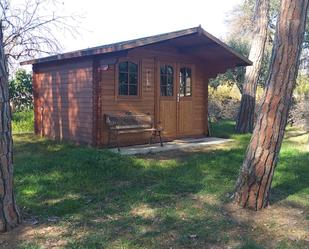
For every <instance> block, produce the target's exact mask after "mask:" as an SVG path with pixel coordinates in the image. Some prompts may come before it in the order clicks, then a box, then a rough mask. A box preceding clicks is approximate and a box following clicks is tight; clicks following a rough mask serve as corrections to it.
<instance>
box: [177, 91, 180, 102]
mask: <svg viewBox="0 0 309 249" xmlns="http://www.w3.org/2000/svg"><path fill="white" fill-rule="evenodd" d="M179 100H180V94H179V93H178V94H177V102H179Z"/></svg>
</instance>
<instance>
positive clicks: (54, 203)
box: [0, 121, 309, 249]
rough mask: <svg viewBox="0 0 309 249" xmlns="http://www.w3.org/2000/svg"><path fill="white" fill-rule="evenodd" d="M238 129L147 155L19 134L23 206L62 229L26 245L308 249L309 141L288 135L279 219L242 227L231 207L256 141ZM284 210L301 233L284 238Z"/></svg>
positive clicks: (275, 202)
mask: <svg viewBox="0 0 309 249" xmlns="http://www.w3.org/2000/svg"><path fill="white" fill-rule="evenodd" d="M233 125H234V123H233V122H230V121H222V122H220V123H219V124H214V125H213V127H212V133H213V134H212V135H213V136H221V137H228V138H232V139H234V141H233V142H230V143H229V144H227V145H224V146H217V147H210V148H208V149H205V150H200V151H187V152H181V153H180V152H168V153H160V154H158V155H149V156H143V157H128V156H120V155H117V154H113V153H111V152H109V151H107V150H98V149H92V148H87V147H83V146H74V145H71V144H67V143H57V142H52V141H49V140H46V139H41V138H38V137H37V136H35V135H30V134H19V135H15V136H14V146H15V147H14V152H15V158H14V162H15V186H16V193H17V201H18V204H19V206H20V207H21V210H22V212H23V214H24V217H25V219H26V220H29V219H32V220H33V219H35V220H38V222H39V225H37V226H39V227H40V226H42V227H43V228H44V227H45V226H51V227H53V229H55V230H56V231H57V232H54V233H53V232H48V233H44V235H42V234H41V233H35V235H34V236H33V237H32V239H31V241H29V240H25V239H22V238H23V237H22V236H21V235H20V237H21V239H20V240H19V242H18V243H19V244H18V248H24V249H26V248H28V249H30V248H49V246H50V244H51V243H56V245H57V246H58V248H123V249H124V248H136V249H140V248H225V247H223V246H226V245H229V246H230V248H238V249H241V248H242V249H247V248H255V249H257V248H278V249H279V248H282V249H283V248H309V245H308V241H306V238H307V237H306V236H307V235H306V234H305V232H306V231H307V232H308V233H309V231H308V227H307V228H306V227H305V226H306V225H308V221H309V186H308V183H309V167H308V165H309V149H308V145H306V141H307V140H308V134H305V133H304V132H301V131H298V130H295V129H289V132H288V133H287V139H286V140H285V142H284V145H283V148H282V151H281V154H280V162H279V165H278V167H277V169H276V173H275V177H274V181H273V195H272V208H271V209H267V210H265V211H263V212H262V214H263V215H267V213H271V212H272V213H271V215H269V217H268V216H267V218H265V219H264V218H257V220H258V222H260V221H261V222H260V223H257V224H252V221H250V216H252V215H253V214H252V213H251V212H249V211H246V212H249V213H247V214H248V215H249V218H248V219H247V218H246V219H245V220H241V219H238V218H239V217H238V216H237V217H236V216H233V212H231V211H230V210H229V209H228V205H229V204H228V203H229V202H230V199H229V196H230V193H231V192H232V191H233V186H234V183H235V180H236V178H237V174H238V171H239V168H240V166H241V164H242V160H243V157H244V153H245V149H246V145H247V143H248V141H249V138H250V137H249V135H235V134H233ZM278 210H279V211H280V210H281V211H280V212H285V211H284V210H286V212H288V213H292V212H296V213H297V212H298V213H297V214H295V217H296V218H295V219H296V222H298V223H297V226H296V227H297V229H298V230H297V231H296V232H295V231H294V230H295V229H296V228H295V229H294V230H293V231H294V232H287V233H286V236H285V235H284V234H282V229H287V230H288V229H290V228H291V227H290V225H289V224H286V223H284V222H282V223H280V222H279V221H278V220H277V219H274V218H272V216H274V217H275V215H276V214H277V213H275V212H279V211H278ZM295 210H296V211H295ZM240 214H243V213H242V211H240ZM283 216H284V215H283ZM285 216H286V215H285ZM263 217H264V216H263ZM297 217H298V218H297ZM285 218H287V217H285ZM263 219H264V220H263ZM302 222H305V223H304V225H302V224H303V223H302ZM264 224H267V226H266V227H265V226H264ZM282 224H283V225H282ZM34 227H35V226H34ZM43 228H42V229H43ZM34 229H37V230H38V229H39V228H34ZM306 229H307V230H306ZM302 232H304V234H305V235H304V234H302ZM291 234H292V235H293V236H294V237H293V238H291V237H290V235H291ZM297 236H298V237H297ZM265 238H268V239H265ZM269 238H271V239H269ZM295 238H296V239H295ZM0 239H1V238H0ZM308 239H309V238H308ZM59 241H60V242H59ZM57 243H58V244H57ZM216 246H217V247H216ZM0 248H1V243H0ZM226 248H227V247H226Z"/></svg>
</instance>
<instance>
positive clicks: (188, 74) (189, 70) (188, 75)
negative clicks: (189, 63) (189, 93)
mask: <svg viewBox="0 0 309 249" xmlns="http://www.w3.org/2000/svg"><path fill="white" fill-rule="evenodd" d="M191 76H192V73H191V68H187V77H190V78H191Z"/></svg>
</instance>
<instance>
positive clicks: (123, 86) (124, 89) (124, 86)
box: [119, 84, 128, 95]
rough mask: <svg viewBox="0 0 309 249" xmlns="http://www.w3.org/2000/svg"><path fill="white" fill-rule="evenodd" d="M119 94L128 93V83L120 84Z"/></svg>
mask: <svg viewBox="0 0 309 249" xmlns="http://www.w3.org/2000/svg"><path fill="white" fill-rule="evenodd" d="M119 95H128V84H119Z"/></svg>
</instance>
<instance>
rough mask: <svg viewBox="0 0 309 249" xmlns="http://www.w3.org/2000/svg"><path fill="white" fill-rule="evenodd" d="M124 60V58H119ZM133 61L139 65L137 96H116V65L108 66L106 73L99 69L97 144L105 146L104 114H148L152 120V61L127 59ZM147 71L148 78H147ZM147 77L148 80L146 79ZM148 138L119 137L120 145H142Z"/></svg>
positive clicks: (137, 135)
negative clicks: (99, 103)
mask: <svg viewBox="0 0 309 249" xmlns="http://www.w3.org/2000/svg"><path fill="white" fill-rule="evenodd" d="M121 59H124V60H125V59H126V58H121ZM131 59H134V60H135V61H137V62H138V64H139V76H140V77H139V88H140V89H139V93H140V95H139V96H136V97H135V96H134V97H133V96H129V97H121V96H118V87H117V83H116V79H117V77H118V76H117V75H116V72H117V69H116V65H117V64H116V65H110V66H109V69H108V70H107V71H103V70H102V69H99V74H100V94H101V98H100V99H101V100H100V101H101V110H102V113H101V114H102V115H101V117H100V118H99V122H100V121H101V122H100V123H101V124H100V126H101V127H102V129H101V133H102V134H101V136H100V141H99V144H103V145H106V144H107V136H108V133H107V128H106V127H105V123H104V113H119V112H126V111H131V112H134V113H149V114H150V115H151V116H152V118H154V101H155V100H154V77H153V76H154V74H153V72H154V60H153V59H148V58H143V57H140V58H136V57H134V58H128V60H131ZM147 71H148V72H149V73H148V76H147ZM147 77H148V79H147ZM148 138H149V133H144V134H143V133H141V134H128V135H126V134H124V135H121V138H120V139H121V143H122V144H133V143H144V142H145V141H147V140H148Z"/></svg>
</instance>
